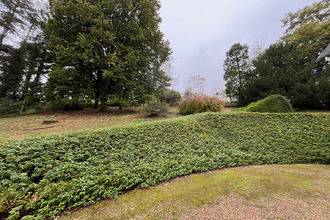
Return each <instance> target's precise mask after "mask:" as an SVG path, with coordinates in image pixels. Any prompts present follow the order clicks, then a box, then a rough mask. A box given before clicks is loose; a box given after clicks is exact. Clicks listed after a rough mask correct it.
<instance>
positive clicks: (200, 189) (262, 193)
mask: <svg viewBox="0 0 330 220" xmlns="http://www.w3.org/2000/svg"><path fill="white" fill-rule="evenodd" d="M329 168H330V167H329V165H299V164H295V165H268V166H250V167H239V168H234V169H225V170H219V171H215V172H208V173H203V174H200V175H191V176H186V177H184V178H178V179H174V180H173V181H170V182H166V183H163V184H161V185H158V186H156V187H152V188H150V189H148V190H146V189H144V190H143V189H141V190H134V191H130V192H128V193H126V194H124V195H122V196H120V197H118V198H116V199H111V200H105V201H102V202H100V203H97V204H96V205H93V206H90V207H88V208H86V209H82V210H79V211H78V212H75V213H73V214H70V215H64V216H62V217H61V218H60V219H62V220H65V219H85V220H89V219H131V218H134V219H176V218H177V217H183V216H184V217H187V215H188V217H189V215H190V214H191V213H194V212H195V213H196V212H197V213H200V212H201V211H204V210H205V209H206V210H207V211H208V212H207V217H210V214H211V213H210V210H209V209H208V208H209V207H211V208H212V207H213V206H218V204H219V203H220V204H221V203H230V200H231V198H232V197H234V198H237V197H238V198H239V200H238V201H239V202H241V203H243V204H235V206H238V209H242V208H244V206H246V205H245V204H248V209H250V210H252V211H253V212H256V211H258V209H260V211H262V212H264V213H266V216H262V217H264V219H268V218H269V219H270V218H271V219H282V218H288V219H290V217H291V219H292V218H296V219H298V218H301V219H303V217H305V216H304V215H306V214H307V213H308V212H309V211H308V210H309V209H312V208H315V207H313V204H312V201H315V200H318V201H320V200H322V201H325V202H324V203H317V206H319V208H323V209H324V210H325V212H324V213H321V212H318V213H317V214H318V215H321V216H323V217H326V213H329V211H330V207H329V206H327V203H329V202H330V199H329V196H330V169H329ZM283 197H285V199H286V201H284V204H285V202H287V198H288V197H289V198H292V199H294V200H295V201H299V202H302V203H303V204H304V205H305V206H303V207H302V208H301V209H302V210H300V209H299V207H295V208H294V209H293V210H292V211H291V213H290V211H288V210H285V209H283V207H278V206H276V207H277V210H279V211H278V212H277V213H274V214H273V216H272V215H271V213H270V209H271V208H272V207H271V204H272V203H273V202H274V201H275V202H278V201H279V200H281V199H282V198H283ZM235 202H237V201H235ZM280 202H281V201H280ZM288 205H290V204H286V206H288ZM222 209H229V210H226V211H228V212H230V213H231V214H234V215H235V214H237V213H235V211H237V210H235V209H234V207H233V209H230V207H224V206H220V207H218V208H217V210H216V211H217V213H220V215H218V216H217V217H219V219H222V218H224V217H225V216H224V215H225V214H226V213H221V212H224V210H222ZM319 210H320V209H319ZM284 211H286V212H287V213H283V212H284ZM204 212H205V211H204ZM211 212H212V210H211ZM242 214H243V215H247V214H249V213H245V212H244V213H242ZM268 214H270V216H267V215H268ZM274 215H275V216H274ZM313 215H314V217H315V218H316V216H315V213H314V214H313ZM190 217H191V218H190V219H195V218H194V217H193V216H190ZM199 217H203V216H199ZM204 217H206V216H204ZM231 217H232V218H234V217H235V216H231ZM236 217H238V216H236ZM319 217H320V216H319ZM318 219H320V218H318Z"/></svg>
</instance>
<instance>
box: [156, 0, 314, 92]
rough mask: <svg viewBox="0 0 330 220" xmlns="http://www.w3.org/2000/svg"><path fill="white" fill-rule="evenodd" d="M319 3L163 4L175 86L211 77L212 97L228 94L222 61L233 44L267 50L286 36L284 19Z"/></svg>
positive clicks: (204, 0)
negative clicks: (224, 92) (261, 47)
mask: <svg viewBox="0 0 330 220" xmlns="http://www.w3.org/2000/svg"><path fill="white" fill-rule="evenodd" d="M313 2H315V0H161V3H162V8H161V10H160V16H161V17H162V19H163V22H162V24H161V26H160V29H161V31H162V32H163V33H164V34H165V39H167V40H169V41H170V43H171V48H172V50H173V58H174V60H173V61H172V66H173V69H172V72H173V74H172V77H173V78H174V80H173V82H172V83H173V86H172V87H173V88H174V89H176V90H179V91H181V92H183V91H184V90H185V88H186V86H187V81H189V78H190V77H192V76H197V75H199V76H201V77H204V78H206V83H205V89H206V90H207V92H208V93H212V92H213V91H215V90H217V91H219V90H224V84H225V82H224V81H223V67H222V64H223V61H224V60H225V55H226V52H227V51H228V50H229V49H230V47H231V46H232V45H233V44H234V43H241V44H248V45H251V46H253V45H258V44H259V45H260V44H263V45H264V47H268V46H269V45H270V44H272V43H275V42H276V41H277V40H278V39H279V38H280V37H281V36H282V35H283V33H284V28H283V27H282V23H281V20H282V19H283V18H284V16H285V14H287V13H289V12H295V11H297V10H298V9H301V8H303V7H304V6H307V5H311V4H312V3H313Z"/></svg>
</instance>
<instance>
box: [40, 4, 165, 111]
mask: <svg viewBox="0 0 330 220" xmlns="http://www.w3.org/2000/svg"><path fill="white" fill-rule="evenodd" d="M52 5H53V10H52V17H51V18H50V19H49V22H48V24H47V26H46V29H45V35H46V37H47V39H48V40H49V48H50V49H51V50H52V51H54V52H55V56H56V61H55V64H54V65H53V71H52V73H51V74H50V79H49V83H48V88H49V89H50V93H51V94H52V96H54V98H68V99H71V100H73V101H77V100H78V99H80V98H90V99H94V100H95V103H97V102H98V100H99V99H100V100H101V109H104V107H105V101H106V98H107V96H108V95H110V96H111V95H116V96H121V98H129V99H140V98H143V96H144V95H145V94H148V93H152V92H154V90H156V89H157V88H160V87H162V86H164V85H168V82H169V80H170V78H169V77H168V76H166V74H165V73H164V72H163V71H161V65H162V64H163V63H164V62H166V61H167V60H168V58H169V55H170V48H169V44H168V43H167V42H166V41H164V40H163V34H162V33H161V31H160V30H159V23H160V21H161V19H160V17H159V15H158V10H159V7H160V5H159V2H158V1H156V0H152V1H135V0H114V1H107V0H103V1H95V0H88V1H82V0H55V1H53V2H52ZM63 79H66V80H63Z"/></svg>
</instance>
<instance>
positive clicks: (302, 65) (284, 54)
mask: <svg viewBox="0 0 330 220" xmlns="http://www.w3.org/2000/svg"><path fill="white" fill-rule="evenodd" d="M315 59H316V56H314V55H313V54H311V53H310V52H308V51H306V50H304V49H302V48H297V47H296V45H293V44H291V43H285V42H280V43H277V44H273V45H271V46H270V47H269V48H268V49H267V50H266V51H265V52H264V53H263V54H262V55H261V56H259V57H258V58H257V59H256V60H254V61H253V66H254V70H253V71H252V74H253V77H251V78H250V80H249V82H248V83H247V84H246V86H245V88H244V93H245V95H246V96H247V97H248V98H247V100H248V101H249V102H251V101H257V100H260V99H262V98H265V97H267V96H269V95H273V94H281V95H283V96H285V97H288V99H289V100H290V101H291V103H292V105H293V106H294V107H295V108H314V109H318V108H319V109H327V108H330V102H329V98H330V83H329V80H330V78H329V76H330V75H329V71H330V68H329V66H325V67H320V66H317V65H316V64H314V62H313V61H314V60H315Z"/></svg>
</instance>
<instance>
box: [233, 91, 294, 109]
mask: <svg viewBox="0 0 330 220" xmlns="http://www.w3.org/2000/svg"><path fill="white" fill-rule="evenodd" d="M237 111H246V112H270V113H286V112H293V109H292V106H291V104H290V102H289V100H287V99H286V98H285V97H283V96H281V95H278V94H277V95H271V96H268V97H267V98H265V99H262V100H259V101H258V102H252V103H251V104H249V105H248V106H246V107H244V108H240V109H237Z"/></svg>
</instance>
